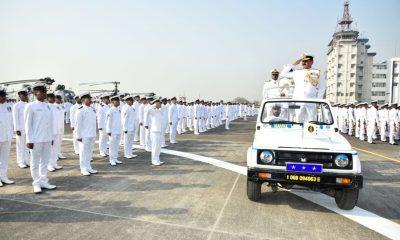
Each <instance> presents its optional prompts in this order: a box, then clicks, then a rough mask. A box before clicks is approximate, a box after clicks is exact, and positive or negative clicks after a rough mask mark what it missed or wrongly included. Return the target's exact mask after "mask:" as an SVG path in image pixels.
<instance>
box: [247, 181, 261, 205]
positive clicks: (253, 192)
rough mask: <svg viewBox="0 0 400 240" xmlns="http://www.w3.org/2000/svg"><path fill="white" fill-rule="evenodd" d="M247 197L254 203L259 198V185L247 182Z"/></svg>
mask: <svg viewBox="0 0 400 240" xmlns="http://www.w3.org/2000/svg"><path fill="white" fill-rule="evenodd" d="M247 197H248V198H249V199H250V200H251V201H254V202H257V201H258V200H260V198H261V183H258V182H252V181H250V180H247Z"/></svg>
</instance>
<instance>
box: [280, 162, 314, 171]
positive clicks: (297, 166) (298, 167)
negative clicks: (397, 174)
mask: <svg viewBox="0 0 400 240" xmlns="http://www.w3.org/2000/svg"><path fill="white" fill-rule="evenodd" d="M286 172H300V173H322V164H310V163H286Z"/></svg>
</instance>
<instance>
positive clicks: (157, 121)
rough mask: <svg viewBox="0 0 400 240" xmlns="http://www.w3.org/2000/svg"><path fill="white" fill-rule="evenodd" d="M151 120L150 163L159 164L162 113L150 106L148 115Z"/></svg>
mask: <svg viewBox="0 0 400 240" xmlns="http://www.w3.org/2000/svg"><path fill="white" fill-rule="evenodd" d="M148 115H149V117H150V118H151V120H150V122H151V126H150V129H151V143H152V146H151V163H153V164H157V163H160V152H161V132H162V131H163V121H164V120H163V113H162V110H161V109H157V108H155V107H154V106H152V107H151V108H150V109H149V113H148Z"/></svg>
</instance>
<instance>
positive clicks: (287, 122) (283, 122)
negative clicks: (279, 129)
mask: <svg viewBox="0 0 400 240" xmlns="http://www.w3.org/2000/svg"><path fill="white" fill-rule="evenodd" d="M268 123H269V124H275V123H277V124H302V123H298V122H293V121H276V122H268Z"/></svg>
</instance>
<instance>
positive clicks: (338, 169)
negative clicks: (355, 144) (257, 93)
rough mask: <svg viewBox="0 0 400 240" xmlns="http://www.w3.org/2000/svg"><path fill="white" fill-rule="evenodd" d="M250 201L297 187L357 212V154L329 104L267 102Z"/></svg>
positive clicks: (250, 158)
mask: <svg viewBox="0 0 400 240" xmlns="http://www.w3.org/2000/svg"><path fill="white" fill-rule="evenodd" d="M247 169H248V170H247V173H248V174H247V196H248V198H249V199H250V200H252V201H258V200H259V199H260V197H261V185H262V184H263V183H267V184H268V186H270V187H271V188H272V190H273V191H277V189H278V187H282V188H286V189H290V188H292V187H293V186H294V185H296V186H301V187H302V188H304V187H307V188H310V189H312V190H316V191H321V192H324V193H326V194H328V195H330V196H333V197H334V198H335V201H336V204H337V205H338V207H339V208H342V209H348V210H349V209H353V208H354V206H355V205H356V203H357V200H358V193H359V189H361V188H362V186H363V177H362V175H361V163H360V159H359V157H358V154H357V152H356V151H354V150H353V149H352V148H351V146H350V144H349V142H348V141H347V140H346V139H345V138H344V137H343V136H341V135H340V134H339V132H338V129H337V128H336V127H335V123H334V119H333V117H332V112H331V107H330V104H329V102H327V101H325V100H322V99H282V98H280V99H265V100H264V101H263V103H262V104H261V107H260V110H259V114H258V118H257V125H256V132H255V137H254V142H253V146H252V147H250V148H249V149H248V152H247Z"/></svg>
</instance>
